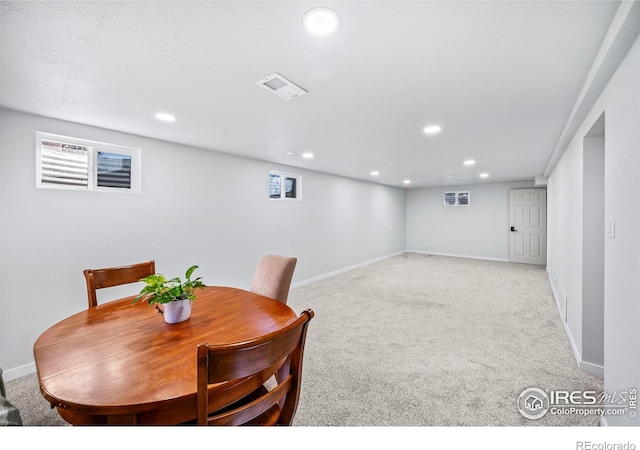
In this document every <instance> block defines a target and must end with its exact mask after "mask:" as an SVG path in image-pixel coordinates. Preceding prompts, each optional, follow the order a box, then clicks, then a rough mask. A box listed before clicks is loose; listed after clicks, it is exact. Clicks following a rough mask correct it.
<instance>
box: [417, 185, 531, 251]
mask: <svg viewBox="0 0 640 450" xmlns="http://www.w3.org/2000/svg"><path fill="white" fill-rule="evenodd" d="M532 187H534V186H533V181H531V182H518V183H487V184H475V185H466V186H447V187H436V188H423V189H411V190H409V191H407V249H408V250H409V251H416V252H427V253H432V254H442V255H452V256H462V257H471V258H482V259H497V260H502V261H508V260H509V190H510V189H525V188H532ZM464 190H469V192H470V198H471V202H470V205H469V206H455V207H446V206H444V204H443V193H444V191H464Z"/></svg>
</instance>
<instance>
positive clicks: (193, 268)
mask: <svg viewBox="0 0 640 450" xmlns="http://www.w3.org/2000/svg"><path fill="white" fill-rule="evenodd" d="M197 268H198V266H196V265H193V266H191V267H189V268H188V269H187V273H186V274H185V275H186V277H187V280H190V279H191V274H192V273H193V272H194V271H195V270H196V269H197Z"/></svg>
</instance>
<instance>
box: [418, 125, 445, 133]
mask: <svg viewBox="0 0 640 450" xmlns="http://www.w3.org/2000/svg"><path fill="white" fill-rule="evenodd" d="M440 130H442V128H441V127H440V125H429V126H428V127H425V129H424V130H423V131H424V132H425V133H426V134H436V133H440Z"/></svg>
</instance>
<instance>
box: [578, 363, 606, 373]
mask: <svg viewBox="0 0 640 450" xmlns="http://www.w3.org/2000/svg"><path fill="white" fill-rule="evenodd" d="M578 367H580V370H582V371H583V372H588V373H592V374H593V375H598V376H601V377H603V376H604V366H600V365H598V364H593V363H589V362H585V361H580V363H579V365H578Z"/></svg>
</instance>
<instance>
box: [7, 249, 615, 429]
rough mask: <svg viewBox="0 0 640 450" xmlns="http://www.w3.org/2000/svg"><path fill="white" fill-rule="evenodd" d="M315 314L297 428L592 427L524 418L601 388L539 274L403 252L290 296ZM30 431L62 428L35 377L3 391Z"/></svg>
mask: <svg viewBox="0 0 640 450" xmlns="http://www.w3.org/2000/svg"><path fill="white" fill-rule="evenodd" d="M289 305H290V306H291V307H292V308H293V309H294V310H295V311H296V312H297V313H300V312H301V311H302V310H304V309H306V308H311V309H313V310H314V312H315V318H314V319H313V320H312V322H311V324H310V326H309V334H308V338H307V347H306V353H305V361H304V373H303V383H302V394H301V400H300V405H299V407H298V411H297V414H296V417H295V420H294V425H295V426H523V425H535V426H597V425H598V424H599V418H598V417H593V416H591V417H580V416H572V415H565V416H552V415H550V414H547V415H546V416H545V417H543V418H542V419H539V420H529V419H526V418H524V417H522V416H521V415H520V413H519V412H518V410H517V406H516V401H517V398H518V395H519V394H520V393H521V392H522V391H523V390H524V389H525V388H528V387H538V388H540V389H543V390H544V389H563V390H587V389H588V390H596V391H601V390H602V389H603V380H602V378H600V377H596V376H593V375H590V374H587V373H584V372H581V371H580V370H579V369H578V368H577V365H576V362H575V359H574V357H573V354H572V352H571V349H570V346H569V342H568V340H567V337H566V335H565V333H564V330H563V328H562V325H561V323H560V319H559V316H558V313H557V310H556V307H555V302H554V300H553V297H552V294H551V289H550V286H549V281H548V277H547V274H546V272H545V269H544V267H539V266H530V265H520V264H509V263H502V262H492V261H479V260H471V259H462V258H449V257H442V256H428V255H421V254H412V253H405V254H403V255H400V256H396V257H393V258H390V259H388V260H385V261H382V262H379V263H376V264H372V265H369V266H366V267H364V268H361V269H357V270H354V271H351V272H348V273H345V274H342V275H338V276H336V277H333V278H330V279H327V280H323V281H320V282H317V283H314V284H310V285H307V286H303V287H300V288H297V289H294V290H292V291H291V293H290V295H289ZM6 384H7V391H8V398H9V400H10V401H12V402H13V403H14V404H15V405H16V406H17V407H18V408H20V410H21V413H22V419H23V421H24V423H25V425H62V424H64V421H62V420H61V419H60V418H59V417H58V416H57V413H56V412H55V410H50V409H49V406H48V404H47V402H46V401H45V400H44V399H43V398H42V396H41V395H40V393H39V391H38V387H37V381H36V378H35V375H30V376H27V377H22V378H20V379H17V380H12V381H9V382H7V383H6Z"/></svg>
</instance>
